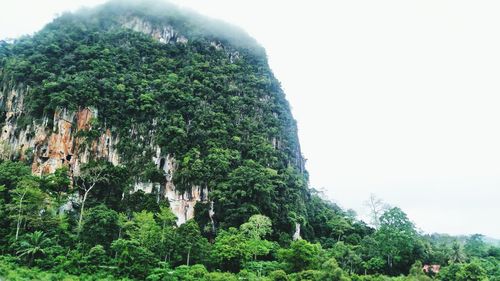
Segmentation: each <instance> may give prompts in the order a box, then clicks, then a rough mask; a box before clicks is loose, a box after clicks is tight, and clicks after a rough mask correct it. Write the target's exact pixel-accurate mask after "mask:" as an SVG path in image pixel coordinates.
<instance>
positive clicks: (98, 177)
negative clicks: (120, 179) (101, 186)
mask: <svg viewBox="0 0 500 281" xmlns="http://www.w3.org/2000/svg"><path fill="white" fill-rule="evenodd" d="M108 181H109V175H108V174H107V171H106V166H105V165H103V164H101V163H98V162H90V163H88V164H85V165H84V166H83V167H82V169H81V171H80V175H79V176H78V177H77V178H76V179H75V184H76V185H77V186H78V188H79V189H80V192H81V193H83V194H82V197H81V203H80V217H79V218H78V232H81V229H82V221H83V213H84V211H85V202H86V201H87V198H88V196H89V193H90V192H91V191H92V190H93V189H94V187H95V186H96V185H97V184H98V183H103V182H104V183H105V182H108Z"/></svg>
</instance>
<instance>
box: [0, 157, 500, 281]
mask: <svg viewBox="0 0 500 281" xmlns="http://www.w3.org/2000/svg"><path fill="white" fill-rule="evenodd" d="M96 167H99V168H98V169H102V170H104V171H105V174H106V178H107V180H106V184H103V183H101V184H100V185H99V186H97V187H96V189H95V190H93V191H92V192H91V193H90V194H91V195H90V196H89V199H88V202H87V207H86V208H85V212H84V215H83V220H82V224H81V225H79V217H80V214H81V208H79V204H81V201H80V200H74V199H71V194H74V192H75V190H74V188H71V185H70V181H69V180H68V175H67V171H65V170H64V169H63V170H58V171H57V172H56V173H55V174H52V175H47V176H42V177H34V176H32V175H31V172H30V170H29V169H28V167H27V166H26V165H25V164H24V163H21V162H10V161H4V162H2V163H0V186H1V188H0V195H1V196H0V201H1V203H2V204H0V213H1V214H2V216H0V224H1V225H2V228H1V231H2V236H0V251H1V253H2V254H3V258H2V259H1V260H0V278H1V277H6V278H9V279H8V280H29V279H30V278H33V276H38V277H37V279H39V280H44V278H45V279H46V280H62V279H64V280H77V278H81V280H105V279H106V278H107V279H109V280H113V279H119V278H126V279H133V280H135V279H138V280H431V279H438V280H445V281H447V280H450V281H451V280H453V281H469V280H490V281H493V280H500V278H499V277H500V248H499V247H494V246H491V245H488V244H486V243H485V242H484V240H483V237H482V236H481V235H473V236H470V237H468V238H467V239H466V240H463V239H457V238H454V237H449V236H439V235H432V236H422V235H421V234H419V233H418V232H417V231H416V229H415V227H414V225H413V224H412V223H411V222H410V221H409V219H408V218H407V216H406V214H405V213H404V212H403V211H401V210H400V209H399V208H389V209H387V210H386V211H385V212H384V213H383V214H382V216H381V217H380V226H379V228H378V229H376V230H374V229H371V228H368V227H366V226H365V227H366V228H367V229H364V230H363V231H358V232H356V229H357V228H360V225H363V224H362V223H361V222H359V221H356V220H355V219H354V218H352V217H350V216H347V214H346V213H344V212H343V211H342V210H341V209H340V208H338V207H336V206H335V205H334V204H331V203H327V202H323V203H322V204H318V205H311V206H309V207H310V208H313V209H314V211H315V213H316V214H317V219H320V220H322V221H325V225H326V226H327V227H328V228H325V229H322V230H321V231H323V232H322V234H321V235H320V236H317V238H316V239H313V240H312V241H307V240H302V239H299V240H296V241H290V240H283V239H275V238H274V237H275V236H274V235H273V232H275V231H277V229H276V228H275V227H274V225H273V222H272V220H271V219H270V218H268V217H267V216H264V215H260V214H257V215H253V216H251V217H250V218H249V219H248V220H247V221H246V222H244V223H243V224H241V225H240V226H239V227H229V228H225V229H224V228H219V229H218V231H217V234H216V235H215V236H214V237H212V236H210V235H209V236H204V232H203V231H202V230H201V228H200V225H199V224H198V223H197V222H196V221H195V220H189V221H188V222H186V223H185V224H183V225H181V226H179V227H177V226H176V223H175V222H176V217H175V216H174V215H173V214H172V212H171V210H170V208H169V207H168V202H164V201H160V202H157V201H156V199H155V198H156V196H155V195H153V194H144V193H141V192H139V193H125V196H124V198H122V199H121V200H106V197H107V196H108V193H106V192H103V191H104V190H109V189H116V188H118V187H117V184H116V181H117V179H120V178H122V177H123V171H121V170H120V169H117V167H113V166H112V165H109V164H108V163H103V162H95V163H90V164H88V165H86V166H84V167H82V174H85V173H87V171H88V170H96ZM125 183H126V181H125ZM118 186H120V185H118ZM121 188H122V189H119V191H120V192H123V191H124V190H125V189H124V188H125V187H123V186H122V187H121ZM62 198H65V199H64V200H62ZM313 198H314V200H313V201H315V202H317V203H318V202H322V201H320V199H319V198H318V197H317V196H316V195H314V196H313ZM131 202H133V203H131ZM140 202H149V203H147V204H139V203H140ZM68 204H70V205H73V207H72V208H69V207H68ZM130 204H132V205H134V208H131V207H130ZM61 207H63V208H61ZM316 231H319V230H316ZM207 238H208V239H207ZM311 242H313V243H311ZM19 264H21V265H24V266H26V267H18V265H19ZM423 264H427V265H429V264H431V265H432V264H439V265H441V271H440V272H439V273H438V274H437V272H433V271H432V270H431V271H429V272H427V273H425V272H424V271H423ZM28 267H29V268H32V269H29V268H28ZM77 275H78V276H79V277H76V276H77ZM402 275H405V276H404V277H403V276H402ZM388 276H399V277H388ZM487 278H489V279H487Z"/></svg>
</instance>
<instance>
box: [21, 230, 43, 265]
mask: <svg viewBox="0 0 500 281" xmlns="http://www.w3.org/2000/svg"><path fill="white" fill-rule="evenodd" d="M49 244H50V239H49V238H47V237H45V233H43V231H35V232H33V233H28V234H26V235H25V237H24V239H23V240H22V241H21V243H20V244H19V251H17V254H18V255H19V257H24V256H27V257H28V265H29V266H31V264H32V263H33V260H34V259H35V257H36V256H39V255H45V251H46V249H47V247H48V246H49Z"/></svg>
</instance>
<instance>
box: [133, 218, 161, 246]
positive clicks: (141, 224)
mask: <svg viewBox="0 0 500 281" xmlns="http://www.w3.org/2000/svg"><path fill="white" fill-rule="evenodd" d="M127 234H128V236H129V237H130V239H134V240H136V241H138V242H139V244H140V245H141V246H142V247H145V248H147V249H149V250H150V251H151V252H155V251H158V247H159V246H160V242H161V240H162V233H161V227H160V226H159V225H158V224H157V223H156V221H155V219H154V214H153V213H150V212H148V211H142V212H140V213H134V214H133V218H132V224H131V226H130V227H129V229H128V230H127Z"/></svg>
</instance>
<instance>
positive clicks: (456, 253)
mask: <svg viewBox="0 0 500 281" xmlns="http://www.w3.org/2000/svg"><path fill="white" fill-rule="evenodd" d="M464 261H465V254H464V252H463V249H462V245H460V244H459V243H458V242H457V241H455V242H454V243H453V245H451V254H450V263H456V262H457V263H462V262H464Z"/></svg>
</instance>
